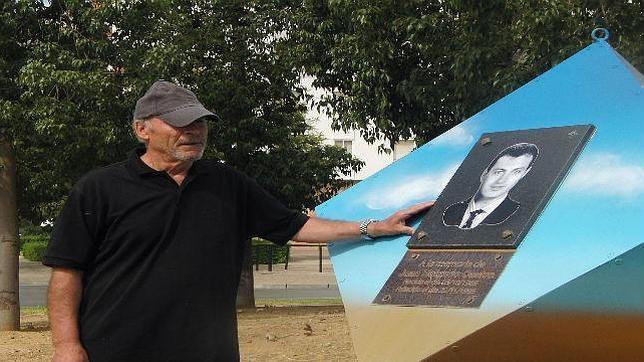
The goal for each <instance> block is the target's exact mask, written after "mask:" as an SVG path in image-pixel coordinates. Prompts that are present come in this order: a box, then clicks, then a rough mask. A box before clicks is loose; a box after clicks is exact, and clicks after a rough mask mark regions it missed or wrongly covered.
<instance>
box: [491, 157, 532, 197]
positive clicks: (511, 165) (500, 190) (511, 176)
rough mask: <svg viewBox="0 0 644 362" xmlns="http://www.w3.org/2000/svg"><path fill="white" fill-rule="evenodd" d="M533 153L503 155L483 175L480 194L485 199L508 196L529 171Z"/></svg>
mask: <svg viewBox="0 0 644 362" xmlns="http://www.w3.org/2000/svg"><path fill="white" fill-rule="evenodd" d="M532 157H533V156H532V155H530V154H525V155H521V156H519V157H512V156H507V155H506V156H503V157H501V158H499V159H498V160H497V161H496V162H495V163H494V165H492V167H490V169H489V170H488V171H485V172H483V174H482V175H481V186H480V188H479V195H480V196H482V197H483V198H485V199H494V198H497V197H504V198H505V196H507V194H508V192H510V190H511V189H512V188H513V187H514V185H516V184H517V182H519V181H520V180H521V179H522V178H523V176H525V174H526V173H528V171H529V168H528V166H529V165H530V162H531V161H532Z"/></svg>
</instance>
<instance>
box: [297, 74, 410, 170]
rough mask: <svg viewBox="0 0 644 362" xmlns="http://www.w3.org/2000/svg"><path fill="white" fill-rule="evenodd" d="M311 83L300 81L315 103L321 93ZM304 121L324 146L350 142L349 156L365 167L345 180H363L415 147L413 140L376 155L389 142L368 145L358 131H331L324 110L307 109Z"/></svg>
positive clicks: (329, 122)
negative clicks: (322, 141)
mask: <svg viewBox="0 0 644 362" xmlns="http://www.w3.org/2000/svg"><path fill="white" fill-rule="evenodd" d="M312 81H313V78H311V77H305V78H303V79H302V85H303V86H304V87H306V88H307V92H309V93H310V94H311V95H313V98H314V100H315V101H316V102H317V101H318V100H319V99H320V97H321V95H322V94H323V91H321V90H319V89H315V88H313V87H312V85H311V83H312ZM306 119H307V123H308V124H309V125H311V126H312V127H313V129H314V132H315V133H316V134H321V135H322V137H323V138H324V143H325V144H328V145H333V144H335V143H336V141H351V154H352V155H353V156H355V157H357V158H359V159H360V160H362V161H363V162H364V163H365V165H364V166H363V167H362V169H361V170H360V171H359V172H357V173H355V174H352V175H350V176H345V177H343V178H344V179H346V180H364V179H365V178H367V177H369V176H371V175H373V174H374V173H376V172H378V171H379V170H381V169H382V168H384V167H386V166H387V165H389V164H391V163H392V162H394V161H395V160H397V159H400V158H402V157H404V156H405V155H407V154H408V153H410V152H411V151H412V150H413V149H414V147H415V142H414V141H413V140H412V141H401V142H398V143H397V144H396V145H395V146H394V150H393V151H391V152H389V153H385V152H380V153H378V146H379V145H381V144H385V145H386V146H387V148H388V147H389V141H386V140H385V139H384V138H383V139H380V140H378V141H376V142H375V143H373V144H368V143H367V142H366V141H365V140H364V139H363V138H362V137H360V131H357V130H351V131H348V132H342V131H333V130H332V129H331V119H330V118H329V117H328V116H327V115H326V114H324V110H322V113H320V112H318V111H317V109H315V108H311V107H309V110H308V112H307V115H306Z"/></svg>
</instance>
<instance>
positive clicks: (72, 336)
mask: <svg viewBox="0 0 644 362" xmlns="http://www.w3.org/2000/svg"><path fill="white" fill-rule="evenodd" d="M82 278H83V272H81V271H79V270H75V269H67V268H59V267H55V268H53V269H52V272H51V279H50V281H49V293H48V306H49V324H50V326H51V334H52V341H53V344H54V358H53V361H54V362H58V361H61V362H62V361H74V362H76V361H79V362H80V361H83V362H86V361H89V358H88V357H87V352H85V349H84V348H83V345H82V344H81V342H80V334H79V331H78V307H79V305H80V300H81V296H82V292H83V281H82Z"/></svg>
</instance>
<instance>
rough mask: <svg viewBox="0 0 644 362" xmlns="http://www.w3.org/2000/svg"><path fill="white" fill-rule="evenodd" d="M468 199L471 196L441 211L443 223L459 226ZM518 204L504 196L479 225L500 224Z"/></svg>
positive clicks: (468, 201)
mask: <svg viewBox="0 0 644 362" xmlns="http://www.w3.org/2000/svg"><path fill="white" fill-rule="evenodd" d="M470 200H471V198H469V199H467V200H465V201H462V202H457V203H455V204H452V205H450V206H448V207H447V208H446V209H445V211H444V212H443V224H445V225H446V226H459V225H460V224H461V220H463V214H465V211H466V210H467V205H468V204H469V203H470ZM520 205H521V204H519V203H518V202H516V201H514V200H512V199H510V198H509V197H506V198H505V200H503V202H502V203H501V204H499V206H497V207H496V209H494V211H492V212H491V213H490V214H489V215H488V216H487V217H486V218H485V219H483V221H481V223H480V224H479V225H497V224H500V223H502V222H504V221H505V220H507V218H509V217H510V216H512V214H514V213H515V212H516V211H517V210H518V209H519V206H520Z"/></svg>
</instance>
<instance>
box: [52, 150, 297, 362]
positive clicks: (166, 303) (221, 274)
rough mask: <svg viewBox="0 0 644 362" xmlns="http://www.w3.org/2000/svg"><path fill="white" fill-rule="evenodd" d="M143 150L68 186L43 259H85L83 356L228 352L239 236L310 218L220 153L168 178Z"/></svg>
mask: <svg viewBox="0 0 644 362" xmlns="http://www.w3.org/2000/svg"><path fill="white" fill-rule="evenodd" d="M143 152H144V150H137V151H136V152H133V153H132V155H131V156H130V158H129V159H128V160H127V161H125V162H121V163H117V164H114V165H111V166H107V167H105V168H102V169H99V170H95V171H92V172H90V173H89V174H87V175H85V176H84V177H83V178H82V179H81V180H80V181H79V182H78V183H77V184H76V185H75V186H74V187H73V189H72V191H71V194H70V196H69V198H68V200H67V202H66V204H65V207H64V208H63V211H62V212H61V214H60V216H59V218H58V220H57V221H56V224H55V228H54V232H53V234H52V238H51V241H50V244H49V248H48V250H47V252H46V254H45V257H44V259H43V263H44V264H45V265H48V266H52V267H56V266H59V267H68V268H76V269H80V270H83V271H84V274H83V297H82V301H81V305H80V310H79V317H80V333H81V339H82V342H83V344H84V346H85V348H86V349H87V352H88V353H89V357H90V359H91V360H92V361H231V360H238V359H239V348H238V344H237V321H236V312H235V297H236V293H237V286H238V284H239V276H240V272H241V264H242V255H243V245H244V241H245V240H247V239H248V238H250V237H252V236H260V237H263V238H266V239H269V240H272V241H273V242H275V243H277V244H284V243H286V242H287V241H288V240H289V239H290V238H291V237H292V236H293V235H294V234H295V233H297V231H298V230H299V229H300V228H301V227H302V226H303V225H304V223H306V221H307V219H308V218H307V217H306V216H305V215H303V214H301V213H299V212H297V211H294V210H290V209H287V208H286V207H284V206H283V205H282V204H281V203H280V202H278V201H277V200H276V199H275V198H273V197H272V196H271V195H269V194H268V193H267V192H266V191H264V190H263V189H262V188H261V187H259V186H258V185H257V183H256V182H254V181H253V180H252V179H250V178H249V177H247V176H245V175H243V174H241V173H239V172H237V171H235V170H234V169H232V168H230V167H227V166H225V165H223V164H221V163H218V162H215V161H207V160H203V161H197V162H195V163H194V164H193V166H192V167H191V168H190V171H189V173H188V176H187V178H186V179H185V180H184V182H183V183H182V184H181V186H178V185H177V184H176V182H175V181H174V180H172V178H170V177H169V176H168V175H167V174H166V173H165V172H162V171H161V172H159V171H155V170H153V169H152V168H150V167H148V166H147V165H146V164H145V163H144V162H143V161H141V159H140V158H139V156H140V154H142V153H143Z"/></svg>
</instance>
